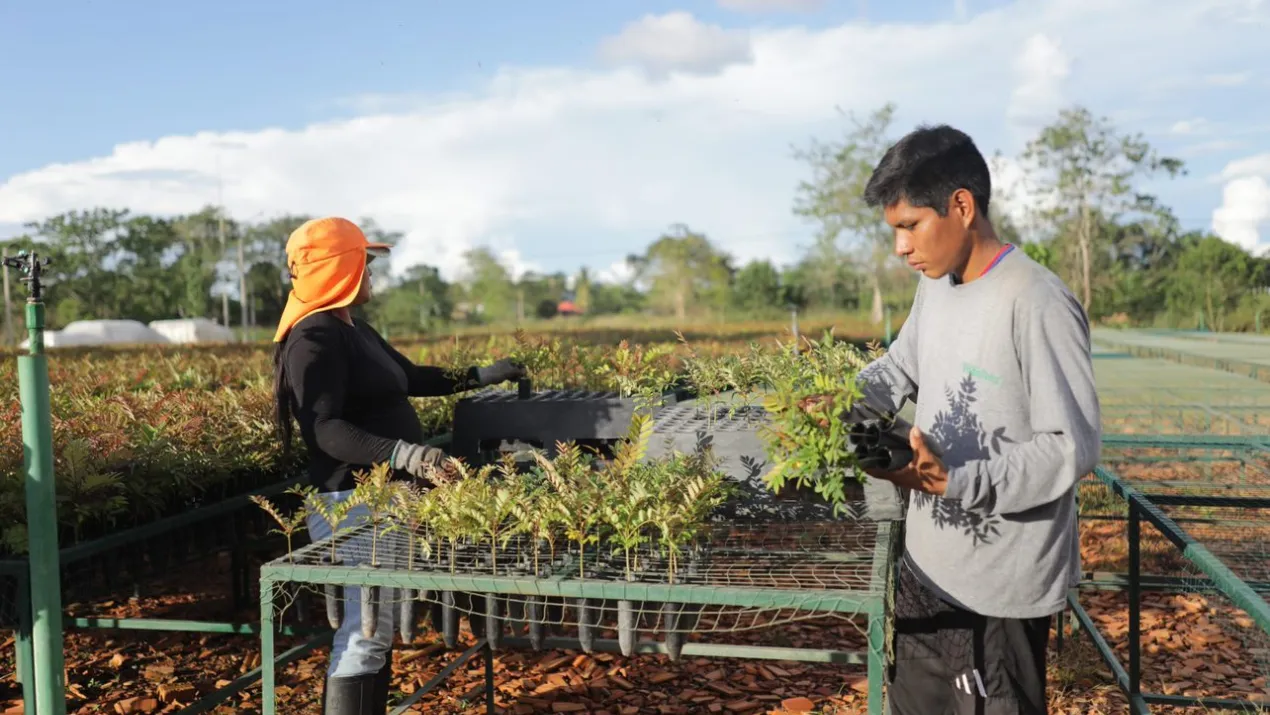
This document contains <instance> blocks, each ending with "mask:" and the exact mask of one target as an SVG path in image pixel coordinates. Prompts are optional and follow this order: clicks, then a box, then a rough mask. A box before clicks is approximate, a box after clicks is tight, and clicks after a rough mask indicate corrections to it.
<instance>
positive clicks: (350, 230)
mask: <svg viewBox="0 0 1270 715" xmlns="http://www.w3.org/2000/svg"><path fill="white" fill-rule="evenodd" d="M390 248H391V246H389V245H388V244H386V243H371V242H370V241H367V240H366V234H364V233H362V230H361V229H360V228H358V227H357V224H355V223H353V222H352V221H349V220H348V219H343V218H337V217H328V218H317V219H313V220H311V221H306V222H304V223H303V224H301V225H300V227H299V228H297V229H296V230H295V231H292V232H291V237H290V238H288V239H287V269H288V270H289V271H290V272H291V293H290V295H288V296H287V307H286V308H283V310H282V319H281V320H279V321H278V332H277V333H275V334H274V336H273V341H274V342H275V343H276V342H280V341H281V340H282V339H283V338H285V337H286V336H287V333H288V332H290V331H291V328H293V327H295V324H296V323H298V322H300V320H301V319H302V318H304V317H305V316H307V315H309V314H311V313H317V312H320V311H323V310H332V309H335V308H343V307H345V306H347V305H349V304H350V303H352V302H353V299H354V298H356V297H357V293H358V292H359V291H360V290H361V288H362V276H364V275H365V273H366V262H367V260H368V259H367V256H368V254H369V255H370V256H372V257H373V256H376V255H384V254H386V253H387V252H388V250H389V249H390Z"/></svg>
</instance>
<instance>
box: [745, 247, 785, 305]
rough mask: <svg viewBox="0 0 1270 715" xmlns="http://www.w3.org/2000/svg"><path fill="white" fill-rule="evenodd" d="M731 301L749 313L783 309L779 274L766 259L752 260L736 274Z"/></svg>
mask: <svg viewBox="0 0 1270 715" xmlns="http://www.w3.org/2000/svg"><path fill="white" fill-rule="evenodd" d="M732 303H733V305H735V306H736V307H738V308H740V309H741V310H744V311H746V312H749V313H759V312H764V311H771V310H772V309H778V310H779V309H783V308H784V307H785V306H784V303H783V301H782V296H781V276H780V273H779V272H777V270H776V267H775V266H773V265H772V262H771V261H768V260H754V261H750V262H749V263H747V264H745V266H744V267H743V268H741V270H740V271H738V272H737V274H736V280H735V281H734V282H733V285H732Z"/></svg>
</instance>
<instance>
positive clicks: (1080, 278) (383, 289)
mask: <svg viewBox="0 0 1270 715" xmlns="http://www.w3.org/2000/svg"><path fill="white" fill-rule="evenodd" d="M894 114H895V106H894V105H893V104H888V105H885V106H883V107H880V108H878V109H876V110H874V111H873V112H871V113H869V114H867V115H866V116H864V117H862V118H861V117H857V116H855V115H848V116H847V117H845V119H846V120H847V121H846V124H847V126H846V127H845V130H844V132H843V135H842V136H840V137H837V138H835V139H833V140H828V141H823V140H813V141H812V142H810V143H809V144H808V146H806V147H800V148H796V149H795V156H796V157H797V158H798V159H799V160H801V161H802V162H804V163H805V164H806V166H807V168H808V176H807V178H806V179H805V180H804V181H803V182H801V183H800V184H799V186H797V187H796V192H795V201H794V205H793V207H792V210H793V211H794V213H795V214H797V215H798V216H800V217H803V218H804V219H805V220H807V221H808V222H810V224H811V225H813V226H814V227H815V234H814V240H813V241H812V242H811V244H810V245H808V246H805V247H804V249H803V252H802V256H801V257H800V259H799V260H797V261H795V262H793V263H792V264H789V265H776V264H775V263H773V262H772V261H770V260H766V259H758V260H752V261H749V262H747V263H745V264H743V265H738V263H737V262H736V261H735V260H734V259H733V257H731V256H730V255H728V254H727V253H726V252H725V251H723V250H721V249H720V247H719V246H718V244H717V242H716V241H715V240H713V239H712V238H711V237H710V236H708V235H707V234H706V233H704V232H702V231H700V230H695V229H693V228H691V227H689V226H685V225H673V226H670V227H669V228H668V229H667V230H666V231H665V232H664V233H663V234H662V235H660V236H658V237H656V238H654V239H653V240H652V241H651V243H650V244H649V245H648V246H647V247H646V248H645V249H644V251H643V252H642V253H638V254H632V255H630V256H628V257H627V259H626V263H627V266H628V267H629V269H630V270H629V272H628V273H629V278H627V279H625V280H621V281H613V280H610V281H602V280H598V279H597V278H596V276H595V273H594V271H592V270H591V269H588V268H586V267H583V268H581V269H579V270H578V271H577V272H575V273H572V274H568V273H565V272H551V273H535V272H529V273H525V274H523V275H519V276H514V275H513V274H512V272H511V270H510V269H509V267H508V266H507V265H505V264H504V263H503V262H501V261H500V260H499V259H498V257H497V256H496V255H495V254H494V253H493V252H492V251H490V250H489V249H488V248H483V247H477V248H473V249H471V250H469V251H468V252H467V253H466V254H465V256H464V268H463V270H462V272H461V275H460V276H459V277H458V278H457V279H456V280H453V281H447V280H445V279H443V278H442V276H441V275H440V273H439V271H438V270H437V269H436V268H435V267H433V266H428V265H417V266H413V267H411V268H409V269H408V270H407V271H405V272H404V274H403V275H401V276H399V277H397V278H395V279H393V280H392V281H391V283H390V284H388V285H384V286H380V285H379V284H378V283H377V285H376V287H377V292H378V297H377V299H376V300H375V301H374V302H373V303H372V304H371V305H370V306H368V309H367V310H368V317H369V318H371V319H372V320H373V321H374V322H375V324H376V325H378V326H380V327H381V328H382V329H384V330H388V331H390V332H393V333H397V334H400V333H411V332H420V331H425V330H428V331H431V330H437V329H441V328H445V327H446V326H451V325H455V324H510V323H516V322H523V321H527V320H546V319H557V318H562V317H563V316H561V314H560V313H561V308H562V306H571V307H572V308H575V309H576V310H577V311H578V312H579V313H581V314H582V315H584V316H597V315H613V314H650V313H652V314H662V315H668V316H673V317H675V318H677V319H681V320H687V319H698V318H712V319H732V318H737V319H741V318H756V317H770V316H773V315H775V314H777V313H784V312H786V311H789V310H790V309H798V310H803V311H821V312H829V311H834V312H843V311H848V312H861V313H869V314H871V315H872V316H873V318H874V320H881V315H882V313H883V312H884V311H885V310H895V311H903V310H905V309H906V307H907V303H908V301H909V300H910V299H911V295H912V289H913V286H914V285H915V280H916V279H915V276H914V275H913V274H912V272H911V271H910V270H909V269H908V268H907V267H906V266H905V265H904V264H903V263H902V262H901V261H899V260H897V259H895V257H894V256H893V253H892V237H891V233H890V230H889V228H888V227H887V226H886V225H885V224H884V223H883V222H882V220H881V217H880V216H879V215H878V212H877V211H876V210H875V209H870V208H869V207H867V206H865V205H864V202H863V200H862V198H861V194H862V192H863V188H864V184H865V182H866V181H867V180H868V177H869V174H870V173H871V171H872V169H873V166H874V165H876V163H877V161H878V160H879V159H880V158H881V155H882V153H883V152H884V151H885V149H886V147H887V146H889V145H890V144H891V143H893V142H894V141H895V140H896V139H897V138H898V134H899V133H898V132H896V131H894V130H893V127H892V124H893V117H894ZM994 160H995V161H999V160H1000V157H999V156H997V157H995V158H994ZM1018 161H1019V163H1020V168H1021V169H1022V170H1023V175H1024V177H1025V185H1026V187H1027V190H1028V192H1029V195H1030V196H1031V197H1033V198H1034V199H1035V200H1034V205H1032V206H1029V207H1027V210H1026V211H1025V212H1024V216H1023V217H1022V219H1020V220H1011V218H1010V217H1008V216H1006V215H1005V214H1003V213H1001V212H1000V209H999V207H1000V206H1001V204H1002V202H1003V200H1004V197H1003V196H1002V195H1001V193H1000V192H999V191H997V190H995V189H994V201H993V204H994V206H993V217H992V218H993V222H994V225H995V226H996V227H997V229H998V232H999V233H1000V234H1001V235H1002V237H1003V238H1004V239H1006V240H1010V241H1014V242H1016V243H1019V244H1020V245H1022V246H1023V248H1024V250H1025V251H1027V253H1028V254H1029V255H1031V256H1032V257H1033V258H1035V259H1036V260H1038V261H1041V262H1042V263H1044V264H1046V265H1047V266H1049V267H1050V268H1052V269H1053V270H1055V271H1056V272H1057V273H1058V274H1059V275H1060V276H1061V277H1062V278H1063V279H1064V280H1065V281H1067V283H1068V285H1069V286H1070V287H1071V288H1072V290H1073V292H1075V293H1076V295H1077V296H1078V297H1079V298H1080V299H1081V301H1082V303H1083V304H1084V306H1085V308H1086V310H1087V311H1088V312H1089V314H1090V316H1091V318H1092V319H1093V320H1095V321H1098V322H1102V323H1111V324H1127V325H1149V326H1159V327H1184V328H1209V329H1215V330H1251V329H1261V330H1265V329H1266V327H1265V325H1264V323H1270V310H1267V309H1270V288H1268V287H1267V286H1270V259H1267V258H1265V257H1256V256H1253V255H1251V254H1249V253H1248V252H1247V251H1245V250H1244V249H1243V248H1241V247H1240V246H1238V245H1235V244H1232V243H1229V242H1226V241H1223V240H1222V239H1221V238H1219V237H1217V236H1215V235H1212V234H1210V233H1207V232H1204V231H1183V230H1182V229H1181V226H1180V222H1179V221H1178V219H1177V217H1176V216H1175V215H1174V213H1173V211H1172V209H1171V208H1170V207H1168V206H1166V205H1164V204H1163V203H1162V202H1160V201H1159V200H1158V198H1157V197H1156V196H1154V195H1152V194H1150V193H1147V192H1145V191H1144V190H1143V188H1142V184H1143V183H1144V182H1145V181H1146V180H1148V179H1152V178H1156V177H1176V176H1180V175H1182V174H1184V173H1185V171H1186V168H1185V166H1184V164H1183V162H1182V161H1180V160H1179V159H1176V158H1173V157H1168V156H1163V155H1161V154H1159V153H1158V152H1157V151H1156V150H1155V149H1154V148H1153V147H1152V146H1151V145H1150V144H1149V143H1148V142H1147V141H1146V140H1144V139H1143V138H1142V137H1141V135H1137V134H1128V133H1122V132H1120V131H1119V130H1118V129H1117V128H1116V127H1115V126H1114V125H1113V124H1112V123H1111V122H1110V121H1109V120H1107V119H1106V118H1102V117H1098V116H1095V115H1094V114H1093V113H1091V112H1090V111H1089V110H1088V109H1086V108H1083V107H1072V108H1069V109H1065V110H1063V111H1061V112H1060V113H1059V114H1058V116H1057V117H1056V118H1055V119H1054V121H1053V122H1052V123H1051V124H1050V125H1049V126H1046V127H1044V128H1043V129H1042V130H1040V132H1039V133H1038V134H1037V135H1036V137H1034V138H1033V139H1032V140H1031V141H1030V142H1029V143H1028V145H1027V147H1026V150H1025V151H1024V152H1023V154H1022V155H1021V156H1020V157H1019V159H1018ZM308 218H309V217H308V216H301V215H283V216H277V217H274V218H271V219H268V220H264V221H243V220H239V219H235V218H233V217H232V216H229V215H227V214H226V213H225V212H224V211H223V210H222V209H220V208H218V207H214V206H209V207H206V208H204V209H202V210H201V211H199V212H196V213H193V214H189V215H181V216H152V215H143V214H135V213H132V212H130V211H128V210H125V209H117V208H93V209H89V210H82V211H71V212H67V213H65V214H61V215H58V216H53V217H50V218H47V219H45V220H43V221H38V222H33V223H30V224H28V225H27V226H26V227H25V228H26V231H25V233H24V234H23V235H21V236H18V237H16V238H13V239H11V240H9V241H5V242H0V248H2V249H3V251H4V252H5V253H6V254H7V255H14V254H15V253H16V252H17V251H20V250H31V249H33V248H34V249H35V250H38V251H39V252H41V253H42V254H44V255H48V256H51V257H52V258H53V263H52V265H50V266H49V269H48V271H47V273H46V278H47V286H48V288H47V291H46V293H45V298H46V301H47V302H48V303H49V321H50V323H51V325H52V327H60V326H62V325H65V324H66V323H69V322H71V321H75V320H83V319H93V318H130V319H135V320H141V321H143V322H148V321H150V320H155V319H161V318H176V317H206V318H211V319H214V320H216V321H217V322H221V323H224V324H228V325H230V326H232V327H249V326H263V327H268V326H272V325H273V324H275V323H276V321H277V319H278V316H279V315H280V314H281V310H282V306H283V305H284V304H285V302H286V295H287V290H288V288H287V273H286V261H285V253H284V247H285V245H286V240H287V237H288V235H289V234H290V232H291V231H292V230H293V229H294V228H295V227H296V226H298V225H299V224H300V223H302V222H303V221H305V220H306V219H308ZM1016 218H1017V217H1016ZM359 224H360V225H361V226H362V227H363V230H365V232H366V233H367V235H368V237H369V238H370V239H371V240H374V241H383V242H387V243H395V242H397V241H399V240H400V239H401V234H400V233H399V232H396V231H392V230H390V229H387V228H384V227H381V226H379V225H378V224H377V223H376V222H375V221H374V220H373V218H361V219H360V220H359ZM10 282H12V281H10ZM566 301H567V302H566ZM20 302H21V301H20V300H12V301H11V302H10V303H7V305H9V310H10V316H11V317H13V316H17V315H18V313H17V311H18V310H19V307H18V306H19V305H20ZM1263 315H1264V317H1265V320H1264V321H1263V319H1262V317H1263Z"/></svg>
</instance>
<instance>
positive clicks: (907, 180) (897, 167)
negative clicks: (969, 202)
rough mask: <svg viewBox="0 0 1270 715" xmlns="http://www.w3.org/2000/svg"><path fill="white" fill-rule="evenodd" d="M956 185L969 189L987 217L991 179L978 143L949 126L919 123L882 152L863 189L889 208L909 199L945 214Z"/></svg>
mask: <svg viewBox="0 0 1270 715" xmlns="http://www.w3.org/2000/svg"><path fill="white" fill-rule="evenodd" d="M957 189H965V190H967V191H969V192H970V195H971V196H973V197H974V199H975V208H976V209H978V211H979V213H981V214H983V216H984V217H987V215H988V200H989V199H990V198H991V197H992V178H991V176H990V175H989V173H988V162H987V161H985V160H984V158H983V154H980V153H979V149H978V148H976V147H975V143H974V141H972V140H971V139H970V137H969V136H967V135H966V133H965V132H962V131H959V130H957V129H953V128H952V127H950V126H948V125H946V124H941V125H939V126H937V127H931V126H920V127H918V128H917V129H914V130H913V131H912V132H909V133H908V134H907V135H905V136H904V138H903V139H900V140H899V141H898V142H896V143H895V144H894V146H892V147H891V148H890V149H887V150H886V153H885V154H883V155H882V160H881V161H879V162H878V165H877V167H876V168H875V169H874V170H873V175H872V176H870V177H869V183H868V184H866V185H865V187H864V200H865V202H866V203H867V204H868V205H869V206H874V207H876V206H883V207H886V206H893V205H895V204H896V203H898V202H899V201H900V200H901V199H904V200H907V201H908V203H910V204H912V205H913V206H917V207H924V208H932V209H934V210H935V211H936V212H937V213H938V214H939V215H940V216H944V215H945V214H947V213H948V199H949V197H951V196H952V195H953V192H954V191H956V190H957Z"/></svg>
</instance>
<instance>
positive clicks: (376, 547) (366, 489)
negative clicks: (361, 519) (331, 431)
mask: <svg viewBox="0 0 1270 715" xmlns="http://www.w3.org/2000/svg"><path fill="white" fill-rule="evenodd" d="M353 478H354V480H355V486H354V487H353V496H352V497H351V498H350V501H352V502H353V503H354V504H355V505H356V506H362V507H365V508H366V512H367V520H368V521H369V522H370V561H369V563H366V564H362V566H363V567H365V568H368V569H374V568H377V567H378V566H379V565H380V560H381V559H380V557H381V554H380V545H381V544H380V540H381V538H382V537H383V536H384V535H386V534H388V533H390V532H392V531H393V530H394V529H395V528H396V526H397V525H396V524H395V523H394V522H393V519H392V513H393V503H394V502H395V501H396V500H397V494H398V493H399V492H400V490H401V489H402V487H403V484H402V483H401V482H394V481H392V469H391V467H390V466H389V464H388V463H387V462H384V463H381V464H378V465H376V466H374V467H372V468H371V469H370V470H367V471H358V472H354V474H353ZM380 591H381V587H380V586H365V587H363V588H362V604H361V606H362V635H363V636H365V637H366V638H374V637H375V631H376V629H377V625H378V623H379V605H380V595H381V593H380Z"/></svg>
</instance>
